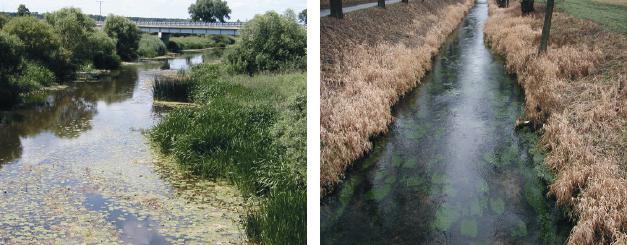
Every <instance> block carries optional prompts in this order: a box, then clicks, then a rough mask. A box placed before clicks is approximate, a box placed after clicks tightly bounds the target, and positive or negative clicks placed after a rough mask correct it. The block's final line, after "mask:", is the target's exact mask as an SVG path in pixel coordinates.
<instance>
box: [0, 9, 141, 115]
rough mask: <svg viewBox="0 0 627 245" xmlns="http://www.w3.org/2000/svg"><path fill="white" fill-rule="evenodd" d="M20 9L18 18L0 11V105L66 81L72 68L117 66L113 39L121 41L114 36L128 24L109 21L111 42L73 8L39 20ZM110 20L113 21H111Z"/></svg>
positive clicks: (117, 36) (87, 18)
mask: <svg viewBox="0 0 627 245" xmlns="http://www.w3.org/2000/svg"><path fill="white" fill-rule="evenodd" d="M24 9H25V7H24ZM18 12H19V11H18ZM22 12H23V13H24V14H21V16H20V14H19V13H18V17H12V18H9V17H6V16H4V15H0V26H1V27H2V29H1V30H0V49H2V60H0V66H1V67H2V74H1V75H0V79H1V81H0V95H2V100H1V101H0V106H2V107H8V106H10V105H12V104H13V103H15V102H17V99H19V98H20V97H21V96H20V95H22V94H28V93H30V92H32V91H35V90H39V89H41V87H42V86H48V85H51V84H52V83H54V82H56V81H62V80H66V79H70V78H72V77H74V75H75V72H76V71H77V70H84V69H86V68H88V69H91V68H98V69H114V68H117V67H119V65H120V57H119V56H118V53H117V52H116V42H117V43H118V44H120V43H123V41H124V40H126V39H125V38H120V37H125V36H128V35H125V33H127V32H128V30H129V29H133V28H132V27H135V28H136V26H134V24H133V26H125V25H122V24H118V25H114V24H112V23H110V25H109V28H108V29H107V30H109V32H110V33H112V34H115V37H116V39H115V40H114V39H112V38H110V37H108V36H107V35H106V34H105V33H104V32H102V31H99V30H96V28H95V27H96V23H95V22H94V20H93V19H91V18H90V17H88V16H87V15H85V14H83V13H82V12H81V10H80V9H77V8H63V9H60V10H58V11H55V12H52V13H48V14H46V15H45V16H44V20H40V19H37V18H36V17H34V16H30V15H29V14H26V13H27V12H28V11H27V9H26V10H23V11H22ZM120 18H121V17H120ZM111 22H113V23H115V20H114V21H111ZM117 22H123V21H119V20H118V21H117ZM120 26H121V27H120ZM115 27H120V28H118V29H121V30H122V31H121V32H122V33H123V34H117V33H118V32H117V31H116V30H117V29H116V28H115ZM122 46H124V47H126V46H128V45H124V44H122ZM122 50H126V49H122ZM133 52H134V51H133ZM127 56H128V55H127Z"/></svg>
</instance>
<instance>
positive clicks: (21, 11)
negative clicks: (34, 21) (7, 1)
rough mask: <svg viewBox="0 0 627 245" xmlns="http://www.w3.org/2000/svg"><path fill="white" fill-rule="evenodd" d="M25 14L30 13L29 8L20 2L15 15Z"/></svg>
mask: <svg viewBox="0 0 627 245" xmlns="http://www.w3.org/2000/svg"><path fill="white" fill-rule="evenodd" d="M27 15H30V10H28V8H26V5H24V4H20V6H18V7H17V16H27Z"/></svg>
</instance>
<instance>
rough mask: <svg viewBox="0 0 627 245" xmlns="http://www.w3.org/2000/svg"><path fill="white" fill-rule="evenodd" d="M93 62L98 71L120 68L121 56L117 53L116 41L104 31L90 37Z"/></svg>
mask: <svg viewBox="0 0 627 245" xmlns="http://www.w3.org/2000/svg"><path fill="white" fill-rule="evenodd" d="M89 46H90V47H91V49H92V50H91V52H92V62H93V64H94V67H95V68H97V69H114V68H117V67H119V66H120V56H118V55H117V53H116V52H115V41H113V39H111V38H110V37H109V36H107V34H105V33H104V32H102V31H96V32H94V33H92V34H91V35H90V37H89Z"/></svg>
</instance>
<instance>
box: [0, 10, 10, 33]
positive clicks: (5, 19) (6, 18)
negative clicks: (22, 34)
mask: <svg viewBox="0 0 627 245" xmlns="http://www.w3.org/2000/svg"><path fill="white" fill-rule="evenodd" d="M7 22H9V16H6V15H4V14H0V29H2V27H3V26H4V25H5V24H6V23H7Z"/></svg>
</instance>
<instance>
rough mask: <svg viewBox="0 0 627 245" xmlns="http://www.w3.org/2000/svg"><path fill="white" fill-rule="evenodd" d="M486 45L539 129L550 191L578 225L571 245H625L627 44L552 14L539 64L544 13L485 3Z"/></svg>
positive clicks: (596, 28) (586, 24)
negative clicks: (512, 78)
mask: <svg viewBox="0 0 627 245" xmlns="http://www.w3.org/2000/svg"><path fill="white" fill-rule="evenodd" d="M489 4H490V15H491V16H490V18H489V20H488V22H487V23H486V27H485V34H486V42H487V43H488V44H489V45H490V46H491V48H492V49H493V50H495V51H496V52H497V53H499V54H501V55H503V56H504V57H505V58H506V65H507V69H508V70H509V71H510V72H512V73H516V74H517V76H518V82H519V83H520V84H521V85H522V87H523V88H524V90H525V99H526V103H525V107H526V115H528V116H529V119H531V120H533V121H534V123H535V124H536V125H538V126H541V128H543V131H544V134H543V135H542V139H541V143H542V145H543V146H544V147H545V148H546V149H547V150H549V153H548V156H547V157H546V159H545V164H547V166H548V167H549V168H550V169H551V170H552V171H553V172H555V174H556V179H555V181H554V182H553V183H552V184H551V185H550V187H549V194H550V195H552V196H555V197H556V199H557V202H558V204H559V205H561V206H563V207H566V208H567V209H568V210H569V211H570V212H569V213H570V215H571V217H572V218H573V219H575V220H577V223H576V225H575V227H574V228H573V230H572V231H571V234H570V237H569V244H610V243H613V244H625V243H627V234H626V233H627V232H626V231H627V225H626V224H627V179H626V178H627V173H626V169H627V162H626V161H625V159H627V156H626V155H625V149H626V147H627V145H626V143H625V142H627V136H626V135H625V129H626V128H627V99H626V97H625V95H626V94H627V87H626V85H625V82H624V81H625V74H627V66H625V61H626V60H627V45H625V44H627V38H626V37H624V36H622V35H619V34H615V33H611V32H607V31H604V30H603V29H602V28H601V27H600V26H599V25H597V24H595V23H593V22H591V21H586V20H581V19H577V18H574V17H571V16H568V15H566V14H564V13H562V12H556V13H554V16H553V24H552V30H551V40H550V42H549V43H550V48H549V50H548V54H547V55H541V56H538V55H537V54H536V50H537V47H538V42H539V36H540V33H541V29H542V21H543V19H542V13H543V12H544V11H543V6H537V7H536V11H537V13H536V14H535V15H530V16H526V17H523V16H521V14H520V8H519V6H517V5H511V6H512V7H510V8H505V9H499V8H497V7H496V4H495V3H493V2H491V1H489Z"/></svg>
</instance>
